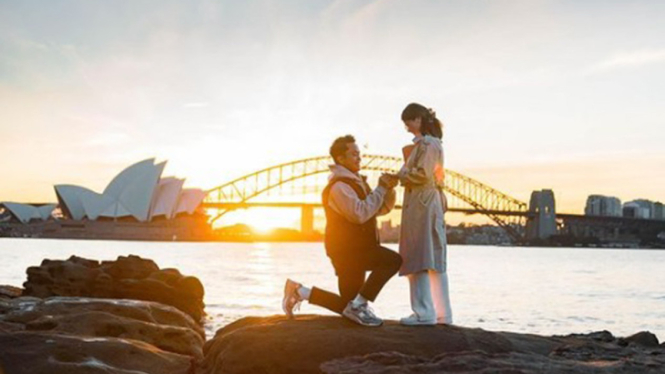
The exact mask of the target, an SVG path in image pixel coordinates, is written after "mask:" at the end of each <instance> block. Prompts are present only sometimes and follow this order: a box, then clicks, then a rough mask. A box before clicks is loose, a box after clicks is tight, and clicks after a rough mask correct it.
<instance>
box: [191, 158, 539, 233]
mask: <svg viewBox="0 0 665 374" xmlns="http://www.w3.org/2000/svg"><path fill="white" fill-rule="evenodd" d="M332 162H333V161H332V158H331V157H330V156H320V157H312V158H306V159H301V160H296V161H291V162H287V163H283V164H279V165H275V166H271V167H269V168H265V169H263V170H259V171H256V172H254V173H251V174H248V175H245V176H243V177H240V178H237V179H234V180H232V181H230V182H227V183H225V184H222V185H220V186H218V187H215V188H212V189H210V190H209V191H207V192H208V194H207V197H206V199H205V200H204V204H206V205H208V206H216V205H217V206H221V205H223V204H225V203H226V204H228V203H236V204H238V203H247V202H250V201H251V200H253V199H255V198H257V197H260V196H262V195H264V194H266V193H268V192H269V191H271V190H273V189H276V188H279V187H280V186H284V185H286V184H289V183H293V182H295V181H298V180H301V179H304V178H307V177H310V176H313V175H317V174H322V173H327V172H329V170H330V169H329V165H330V164H331V163H332ZM402 165H403V161H402V159H401V158H399V157H394V156H382V155H364V156H363V159H362V165H361V168H362V171H363V172H367V171H371V172H390V173H396V172H398V171H399V169H400V168H401V166H402ZM444 186H445V187H444V191H445V192H446V193H447V194H448V195H449V196H453V197H455V198H457V199H459V200H460V201H462V202H463V203H465V204H466V205H468V206H470V207H472V208H473V209H474V210H475V211H477V212H478V213H482V214H485V215H486V216H488V217H489V218H490V219H492V220H493V221H494V222H496V223H497V224H498V225H499V226H500V227H502V228H503V229H504V230H506V232H507V233H508V234H509V235H510V236H511V237H512V238H513V239H514V240H521V239H522V238H523V229H521V227H523V223H522V219H523V218H524V214H525V213H526V212H527V204H526V203H525V202H522V201H519V200H517V199H515V198H513V197H511V196H508V195H507V194H504V193H502V192H500V191H498V190H496V189H494V188H492V187H490V186H488V185H486V184H484V183H481V182H479V181H477V180H475V179H473V178H470V177H467V176H465V175H463V174H460V173H457V172H455V171H452V170H449V169H446V170H445V183H444ZM228 211H229V210H228V209H227V210H224V209H222V210H221V211H220V212H219V214H218V215H217V216H216V217H215V218H214V219H213V221H215V220H217V219H218V218H220V217H221V216H223V215H224V214H225V213H226V212H228Z"/></svg>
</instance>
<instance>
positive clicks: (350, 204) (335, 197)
mask: <svg viewBox="0 0 665 374" xmlns="http://www.w3.org/2000/svg"><path fill="white" fill-rule="evenodd" d="M385 196H386V188H385V187H383V186H378V187H377V188H375V189H374V191H372V192H370V194H369V195H367V198H365V200H361V199H360V198H359V197H358V195H357V194H356V191H354V190H353V188H352V187H351V186H349V185H347V184H346V183H343V182H337V183H335V184H334V185H333V186H332V188H331V189H330V196H329V197H328V204H329V205H330V208H332V209H333V210H334V211H335V212H337V213H339V214H341V215H342V217H344V218H346V219H347V220H349V221H350V222H352V223H355V224H359V225H360V224H363V223H365V222H367V221H369V220H370V218H372V217H374V216H375V215H377V213H378V212H379V209H381V207H382V206H383V202H384V197H385ZM393 204H394V202H393Z"/></svg>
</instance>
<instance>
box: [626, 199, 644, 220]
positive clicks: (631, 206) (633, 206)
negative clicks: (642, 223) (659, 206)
mask: <svg viewBox="0 0 665 374" xmlns="http://www.w3.org/2000/svg"><path fill="white" fill-rule="evenodd" d="M623 216H624V217H625V218H639V219H649V218H650V216H651V212H650V211H649V209H648V208H645V207H643V206H641V205H640V204H637V203H635V202H633V201H631V202H627V203H625V204H623Z"/></svg>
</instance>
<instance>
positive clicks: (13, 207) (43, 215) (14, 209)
mask: <svg viewBox="0 0 665 374" xmlns="http://www.w3.org/2000/svg"><path fill="white" fill-rule="evenodd" d="M0 206H2V207H4V208H3V209H2V212H1V213H0V216H2V218H0V221H3V222H5V221H10V220H15V221H18V222H21V223H30V222H32V221H46V220H48V219H50V218H52V216H51V214H52V213H53V210H54V209H55V207H56V204H41V205H32V204H21V203H13V202H9V201H4V202H2V203H0Z"/></svg>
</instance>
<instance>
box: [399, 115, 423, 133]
mask: <svg viewBox="0 0 665 374" xmlns="http://www.w3.org/2000/svg"><path fill="white" fill-rule="evenodd" d="M403 122H404V126H406V131H408V132H410V133H412V134H413V135H420V125H421V123H422V119H421V118H420V117H417V118H415V119H406V120H404V121H403Z"/></svg>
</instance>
